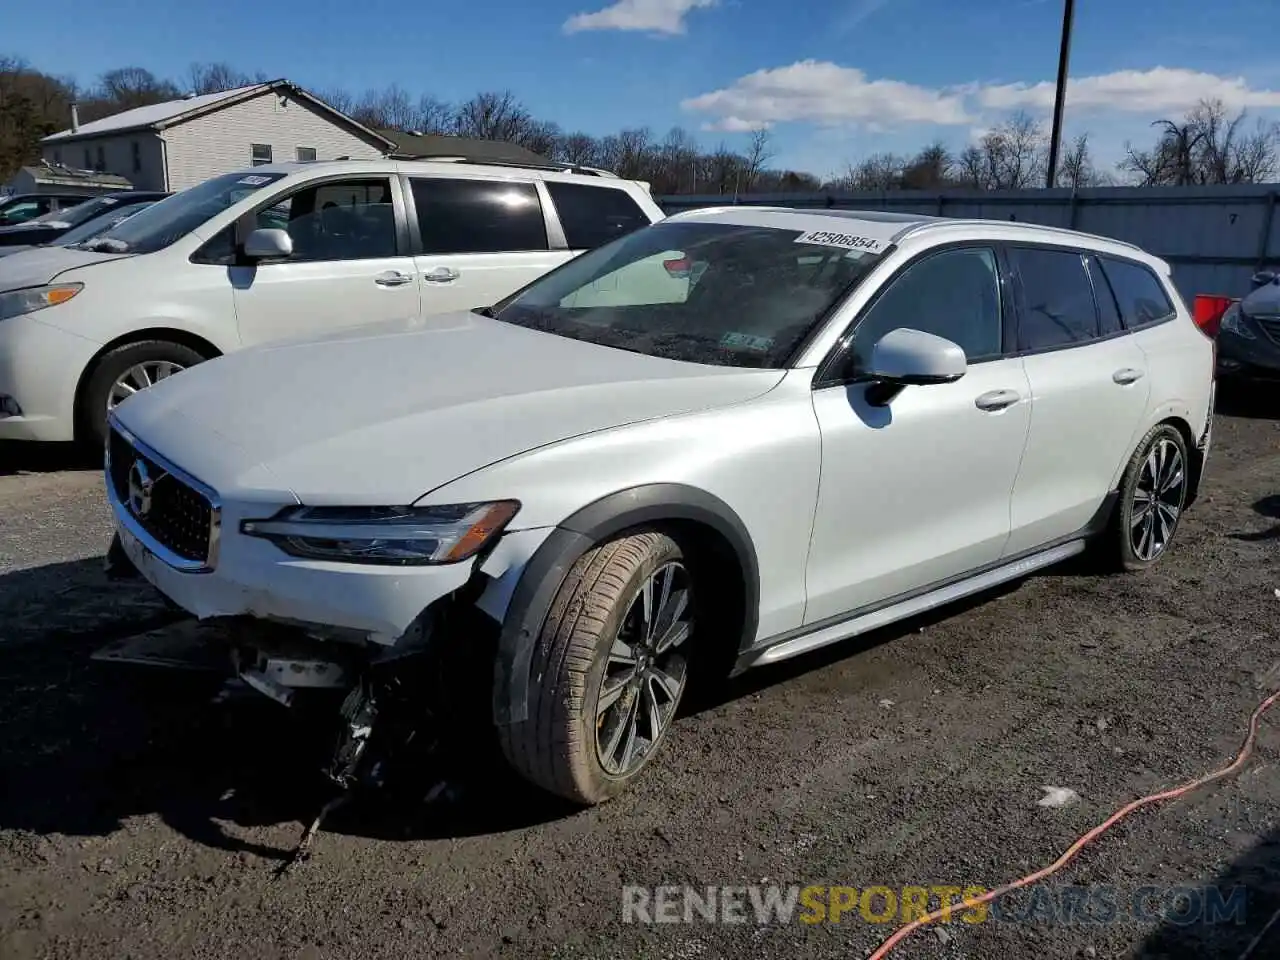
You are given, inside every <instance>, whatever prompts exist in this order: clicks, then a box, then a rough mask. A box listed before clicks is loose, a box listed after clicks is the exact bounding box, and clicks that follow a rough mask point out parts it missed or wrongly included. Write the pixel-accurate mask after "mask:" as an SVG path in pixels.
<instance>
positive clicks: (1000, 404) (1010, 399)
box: [973, 390, 1022, 413]
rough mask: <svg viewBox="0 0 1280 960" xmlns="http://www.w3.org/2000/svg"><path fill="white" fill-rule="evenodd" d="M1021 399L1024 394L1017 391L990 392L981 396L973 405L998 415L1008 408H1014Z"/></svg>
mask: <svg viewBox="0 0 1280 960" xmlns="http://www.w3.org/2000/svg"><path fill="white" fill-rule="evenodd" d="M1021 399H1022V394H1020V393H1019V392H1018V391H1017V390H989V391H987V392H986V393H983V394H980V395H979V396H978V397H977V398H976V399H975V400H974V401H973V403H974V406H976V407H977V408H978V409H979V410H985V411H987V412H988V413H996V412H997V411H1000V410H1004V409H1005V408H1006V407H1012V406H1013V405H1014V404H1015V403H1017V402H1018V401H1019V400H1021Z"/></svg>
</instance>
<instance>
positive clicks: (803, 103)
mask: <svg viewBox="0 0 1280 960" xmlns="http://www.w3.org/2000/svg"><path fill="white" fill-rule="evenodd" d="M1053 93H1054V85H1053V84H1052V83H1050V82H1047V81H1046V82H1041V83H1000V84H995V83H979V82H971V83H966V84H960V85H955V86H951V87H925V86H919V85H916V84H912V83H906V82H903V81H900V80H888V79H879V80H870V79H868V77H867V75H866V74H865V73H864V72H863V71H861V70H858V69H857V68H854V67H842V66H840V65H838V64H835V63H830V62H825V61H816V60H803V61H800V62H798V63H793V64H791V65H790V66H785V67H776V68H772V69H765V70H758V71H756V72H755V73H751V74H748V75H747V76H744V77H740V78H739V79H738V80H735V81H734V82H733V83H731V84H730V85H729V86H727V87H724V88H722V89H720V90H714V91H712V92H710V93H704V94H702V95H701V96H696V97H691V98H689V99H687V100H685V101H684V102H683V103H682V104H681V106H682V107H683V108H684V109H685V110H688V111H690V112H693V113H699V114H702V115H704V116H706V117H707V121H706V123H705V124H704V125H705V126H706V127H708V128H710V129H718V130H726V131H741V130H750V129H755V128H757V127H760V126H769V125H772V124H776V123H783V122H788V121H799V122H809V123H815V124H818V125H820V126H843V125H852V124H858V125H861V126H863V127H870V126H871V125H875V126H877V127H879V128H881V129H884V130H890V129H894V128H896V127H903V126H906V125H910V124H932V125H936V126H961V125H972V126H974V127H976V128H977V129H983V128H984V127H985V126H989V125H990V124H991V123H994V122H996V121H997V119H998V117H999V115H1000V114H1007V113H1009V112H1010V111H1013V110H1020V109H1021V110H1028V111H1031V112H1036V113H1040V112H1048V111H1049V110H1051V109H1052V107H1053ZM1206 98H1210V99H1211V98H1220V99H1221V100H1222V101H1223V102H1224V103H1225V104H1226V105H1227V107H1228V109H1231V110H1238V109H1241V108H1254V109H1259V108H1260V109H1280V90H1269V89H1264V88H1260V87H1255V86H1251V85H1250V84H1249V82H1248V81H1247V80H1246V79H1245V78H1243V77H1225V76H1218V75H1215V74H1211V73H1202V72H1199V71H1195V70H1186V69H1181V68H1169V67H1156V68H1154V69H1151V70H1120V71H1117V72H1115V73H1108V74H1101V75H1097V76H1090V77H1078V78H1075V79H1073V80H1071V82H1070V84H1069V86H1068V91H1067V114H1068V117H1069V118H1071V119H1072V120H1073V121H1074V120H1075V119H1077V118H1079V116H1080V115H1081V114H1085V115H1087V116H1090V117H1094V118H1096V117H1097V116H1098V115H1100V114H1106V113H1110V114H1111V115H1113V116H1117V117H1118V116H1123V115H1125V114H1136V115H1141V116H1143V117H1145V118H1147V119H1156V118H1158V117H1159V116H1161V115H1167V114H1177V113H1181V112H1183V111H1186V110H1188V109H1190V108H1192V107H1194V106H1195V105H1196V104H1197V103H1198V102H1199V101H1200V100H1202V99H1206Z"/></svg>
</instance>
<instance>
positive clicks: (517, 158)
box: [376, 127, 551, 165]
mask: <svg viewBox="0 0 1280 960" xmlns="http://www.w3.org/2000/svg"><path fill="white" fill-rule="evenodd" d="M376 132H377V133H378V134H380V135H381V136H382V137H384V138H386V139H387V140H390V141H391V142H392V143H393V144H394V145H395V146H394V149H393V150H392V151H391V156H393V157H400V158H414V159H429V158H432V157H466V158H467V159H468V160H475V161H478V162H481V163H483V162H485V161H497V162H499V163H528V164H539V165H545V164H548V163H550V162H551V161H550V160H548V159H547V158H546V157H544V156H542V155H541V154H537V153H534V152H533V151H532V150H526V149H525V148H524V147H522V146H520V145H519V144H515V143H506V142H504V141H501V140H476V139H472V138H471V137H452V136H446V135H444V134H435V133H408V132H405V131H403V130H391V129H389V128H386V127H378V128H377V129H376Z"/></svg>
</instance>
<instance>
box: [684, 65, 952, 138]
mask: <svg viewBox="0 0 1280 960" xmlns="http://www.w3.org/2000/svg"><path fill="white" fill-rule="evenodd" d="M681 106H682V107H684V109H686V110H690V111H693V112H696V113H704V114H710V115H711V116H712V117H714V118H715V119H714V120H712V121H710V123H711V125H712V126H713V127H715V128H716V129H721V130H746V129H754V128H755V127H759V126H763V125H768V124H773V123H778V122H782V121H789V120H807V121H810V122H813V123H818V124H823V125H835V124H844V123H879V124H889V123H898V124H902V123H936V124H962V123H968V122H969V121H970V119H971V117H969V115H968V113H967V112H966V110H965V106H964V102H963V99H962V98H961V97H960V96H958V95H956V94H954V93H950V92H947V91H943V90H933V89H929V88H928V87H920V86H916V85H915V84H911V83H903V82H902V81H900V80H868V79H867V75H866V74H865V73H863V72H862V71H861V70H858V69H857V68H855V67H842V66H839V65H838V64H834V63H827V62H822V61H817V60H803V61H801V62H799V63H793V64H791V65H790V66H788V67H777V68H775V69H770V70H757V71H756V72H755V73H752V74H748V75H747V76H745V77H741V78H740V79H738V80H736V81H734V82H733V83H732V84H730V85H729V86H728V87H725V88H723V89H721V90H715V91H712V92H711V93H704V94H702V95H701V96H698V97H692V98H690V99H688V100H685V101H684V102H683V103H682V104H681Z"/></svg>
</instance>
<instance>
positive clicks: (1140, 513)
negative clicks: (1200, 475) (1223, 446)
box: [1129, 437, 1187, 562]
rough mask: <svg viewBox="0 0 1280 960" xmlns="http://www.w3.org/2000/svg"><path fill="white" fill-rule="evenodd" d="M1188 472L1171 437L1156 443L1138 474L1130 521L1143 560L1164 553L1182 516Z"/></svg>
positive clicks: (1135, 548)
mask: <svg viewBox="0 0 1280 960" xmlns="http://www.w3.org/2000/svg"><path fill="white" fill-rule="evenodd" d="M1186 496H1187V471H1186V465H1185V463H1184V461H1183V456H1182V451H1181V450H1180V449H1179V447H1178V445H1177V444H1176V443H1174V442H1173V441H1172V440H1170V439H1169V438H1167V437H1163V438H1161V439H1159V440H1157V441H1156V442H1155V444H1154V445H1153V446H1152V447H1151V451H1150V452H1149V453H1148V454H1147V459H1146V460H1145V461H1144V462H1143V464H1142V469H1141V471H1139V473H1138V481H1137V483H1136V484H1135V485H1134V490H1133V510H1132V512H1131V514H1130V518H1129V543H1130V545H1131V546H1132V547H1133V552H1134V555H1135V556H1136V557H1137V558H1138V559H1139V560H1142V561H1144V562H1145V561H1150V560H1154V559H1155V558H1156V557H1158V556H1160V554H1162V553H1164V551H1165V549H1166V548H1167V547H1168V546H1169V541H1170V540H1171V539H1172V537H1173V531H1174V529H1175V528H1176V527H1177V525H1178V520H1179V518H1180V517H1181V516H1182V505H1183V502H1184V501H1185V500H1186Z"/></svg>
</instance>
